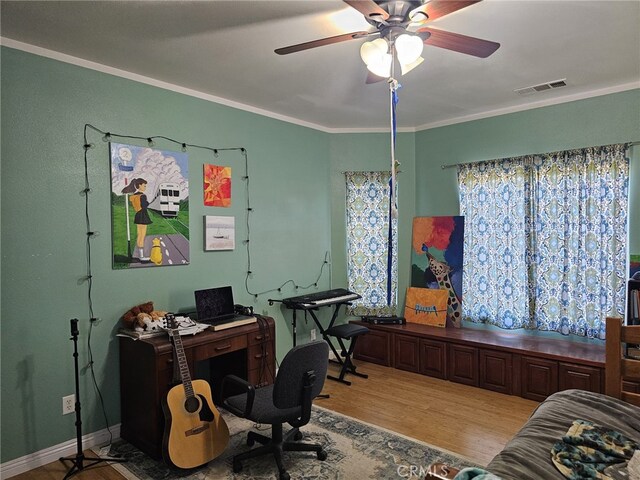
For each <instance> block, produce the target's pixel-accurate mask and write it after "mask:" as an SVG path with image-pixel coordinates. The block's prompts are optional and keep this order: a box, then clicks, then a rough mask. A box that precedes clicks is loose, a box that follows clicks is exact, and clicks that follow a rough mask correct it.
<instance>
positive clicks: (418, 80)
mask: <svg viewBox="0 0 640 480" xmlns="http://www.w3.org/2000/svg"><path fill="white" fill-rule="evenodd" d="M430 26H432V27H434V28H438V29H441V30H448V31H452V32H456V33H461V34H464V35H469V36H474V37H479V38H482V39H486V40H492V41H495V42H499V43H500V44H501V47H500V48H499V49H498V51H497V52H496V53H494V54H493V55H492V56H490V57H488V58H485V59H481V58H476V57H473V56H469V55H464V54H461V53H456V52H452V51H449V50H444V49H440V48H437V47H433V46H426V47H425V50H424V52H423V57H424V58H425V62H424V63H423V64H422V65H421V66H419V67H417V68H416V69H415V70H413V71H412V72H410V73H409V74H408V75H406V76H404V77H401V78H399V81H400V83H401V85H402V88H401V90H400V91H399V98H400V103H399V105H398V126H399V127H400V128H401V129H407V130H414V129H421V128H427V127H430V126H436V125H445V124H449V123H455V122H457V121H462V120H466V119H473V118H482V117H486V116H491V115H495V114H499V113H506V112H510V111H517V110H522V109H525V108H531V107H532V106H541V105H546V104H553V103H560V102H564V101H569V100H575V99H579V98H586V97H589V96H594V95H600V94H604V93H609V92H616V91H623V90H628V89H631V88H639V87H640V27H639V26H640V0H634V1H616V0H604V1H599V0H587V1H577V0H576V1H572V0H555V1H543V0H484V1H482V2H480V3H478V4H475V5H472V6H469V7H467V8H464V9H462V10H459V11H457V12H455V13H453V14H450V15H447V16H446V17H443V18H440V19H437V20H434V21H433V22H430ZM362 29H367V30H371V29H372V27H370V26H369V25H368V24H366V23H365V22H364V20H363V18H362V15H361V14H359V13H358V12H357V11H356V10H354V9H352V8H350V7H348V6H347V5H346V4H345V3H343V2H342V1H340V0H323V1H315V0H298V1H293V0H289V1H268V0H256V1H240V0H236V1H200V2H192V1H117V2H115V1H114V2H107V1H94V2H88V1H67V2H58V1H4V0H3V1H2V2H1V30H0V34H1V36H2V42H3V44H5V45H7V46H13V47H18V48H23V49H25V50H31V51H34V49H33V47H32V46H35V47H42V48H44V49H47V51H41V50H39V49H37V48H36V49H35V51H37V52H40V53H43V52H44V53H45V54H48V55H50V56H54V58H56V55H57V53H54V52H60V53H63V54H66V55H70V56H72V57H76V58H75V59H70V60H71V61H72V62H74V63H80V64H86V65H91V64H89V63H88V62H95V63H97V64H100V65H101V66H104V68H103V67H101V66H100V65H99V66H97V67H98V68H99V69H103V70H106V71H112V72H115V70H113V69H114V68H115V69H120V70H123V71H125V72H130V73H132V74H137V75H141V76H144V77H146V78H145V79H143V80H144V81H148V82H149V83H155V84H160V85H164V83H161V82H166V83H167V84H171V85H173V86H175V88H176V89H178V90H180V91H186V92H187V93H191V94H194V95H198V96H201V97H203V98H212V99H214V100H215V99H221V101H222V103H227V104H231V105H237V106H240V107H241V108H246V109H249V110H252V111H259V112H261V111H262V112H268V113H267V114H269V115H271V116H275V117H276V118H284V119H287V120H289V121H294V122H297V123H301V124H305V125H310V126H314V127H316V128H320V129H322V130H327V131H340V130H342V129H345V130H373V131H375V130H377V129H387V130H388V125H389V93H388V86H387V84H386V83H384V82H381V83H378V84H372V85H366V84H365V78H366V69H365V67H364V65H363V63H362V61H361V60H360V56H359V48H360V45H361V44H362V43H363V42H364V41H365V40H362V39H360V40H350V41H347V42H343V43H339V44H334V45H328V46H324V47H319V48H315V49H311V50H306V51H303V52H298V53H293V54H290V55H284V56H280V55H276V54H275V53H274V49H276V48H278V47H283V46H288V45H291V44H297V43H302V42H306V41H310V40H315V39H318V38H323V37H327V36H332V35H338V34H341V33H345V32H351V31H357V30H362ZM25 44H27V45H25ZM58 58H63V59H64V58H67V57H64V56H59V57H58ZM79 59H82V60H79ZM85 61H86V62H85ZM83 62H84V63H83ZM93 66H94V67H96V66H95V65H93ZM107 67H111V70H110V69H109V68H107ZM125 72H116V73H118V74H121V75H124V76H128V75H129V74H128V73H125ZM131 77H132V78H139V77H135V76H131ZM564 78H566V82H567V86H566V87H563V88H559V89H554V90H550V91H545V92H540V93H536V94H533V95H529V96H520V95H518V94H516V93H514V89H518V88H522V87H528V86H532V85H536V84H539V83H544V82H549V81H554V80H559V79H564Z"/></svg>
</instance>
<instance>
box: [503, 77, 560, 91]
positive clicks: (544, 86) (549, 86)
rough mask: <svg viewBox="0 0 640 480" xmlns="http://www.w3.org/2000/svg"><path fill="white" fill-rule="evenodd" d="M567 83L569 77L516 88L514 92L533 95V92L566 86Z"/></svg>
mask: <svg viewBox="0 0 640 480" xmlns="http://www.w3.org/2000/svg"><path fill="white" fill-rule="evenodd" d="M566 85H567V79H566V78H563V79H562V80H554V81H553V82H547V83H541V84H539V85H533V86H532V87H524V88H516V89H515V90H514V92H516V93H517V94H519V95H531V94H532V93H537V92H544V91H545V90H551V89H553V88H560V87H565V86H566Z"/></svg>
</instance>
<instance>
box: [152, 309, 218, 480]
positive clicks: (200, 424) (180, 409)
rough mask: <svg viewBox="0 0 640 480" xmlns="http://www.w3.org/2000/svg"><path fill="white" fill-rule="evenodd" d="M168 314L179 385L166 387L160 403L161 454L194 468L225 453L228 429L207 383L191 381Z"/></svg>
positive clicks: (172, 319) (172, 460) (174, 327)
mask: <svg viewBox="0 0 640 480" xmlns="http://www.w3.org/2000/svg"><path fill="white" fill-rule="evenodd" d="M167 317H169V318H166V321H167V331H168V332H169V336H170V337H171V338H172V339H173V345H174V348H175V351H176V357H177V359H178V366H179V368H180V378H181V380H182V384H181V385H176V386H175V387H173V388H172V389H171V390H169V392H168V393H167V397H166V398H165V399H164V401H163V403H162V409H163V410H164V417H165V428H164V436H163V441H162V456H163V458H164V461H165V462H166V463H168V464H169V465H172V466H175V467H178V468H185V469H187V468H195V467H199V466H200V465H204V464H205V463H208V462H210V461H211V460H213V459H214V458H216V457H217V456H218V455H220V454H221V453H222V452H224V450H225V448H226V447H227V443H228V442H229V428H228V427H227V424H226V423H225V421H224V419H223V418H222V417H221V416H220V412H218V410H216V407H215V405H214V404H213V400H212V398H211V387H210V386H209V384H208V383H207V382H206V381H205V380H191V375H190V374H189V365H188V364H187V358H186V356H185V353H184V347H183V345H182V339H181V338H180V332H179V331H178V329H177V328H176V325H175V319H174V318H173V316H171V315H167Z"/></svg>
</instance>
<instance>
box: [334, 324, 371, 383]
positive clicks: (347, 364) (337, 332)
mask: <svg viewBox="0 0 640 480" xmlns="http://www.w3.org/2000/svg"><path fill="white" fill-rule="evenodd" d="M367 332H369V329H368V328H367V327H363V326H362V325H354V324H352V323H345V324H344V325H337V326H335V327H331V328H328V329H327V330H325V331H324V337H325V340H327V343H328V344H329V346H330V347H331V350H333V353H335V355H336V358H337V360H331V361H332V362H334V363H338V364H340V365H342V368H341V369H340V376H339V377H334V376H331V375H327V378H330V379H331V380H336V381H338V382H342V383H346V384H347V385H351V382H349V381H347V380H345V379H344V376H345V375H346V374H347V373H351V374H353V375H357V376H358V377H362V378H369V376H368V375H365V374H364V373H360V372H356V366H355V365H354V364H353V362H352V361H351V355H352V354H353V350H354V348H356V340H357V339H358V336H359V335H362V334H364V333H367ZM327 336H332V337H335V338H336V339H337V340H338V343H340V347H341V348H342V351H341V355H338V352H336V349H335V348H334V347H333V345H332V344H331V342H330V341H329V339H328V338H326V337H327ZM344 340H351V344H350V345H349V348H348V349H347V348H346V347H345V345H344ZM341 356H342V357H344V360H343V359H342V358H340V357H341Z"/></svg>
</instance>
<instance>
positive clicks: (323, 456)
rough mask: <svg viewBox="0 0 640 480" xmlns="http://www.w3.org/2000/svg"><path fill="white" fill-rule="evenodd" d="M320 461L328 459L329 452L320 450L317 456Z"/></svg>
mask: <svg viewBox="0 0 640 480" xmlns="http://www.w3.org/2000/svg"><path fill="white" fill-rule="evenodd" d="M316 455H317V457H318V460H326V459H327V452H325V451H324V450H320V451H319V452H318V453H317V454H316Z"/></svg>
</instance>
